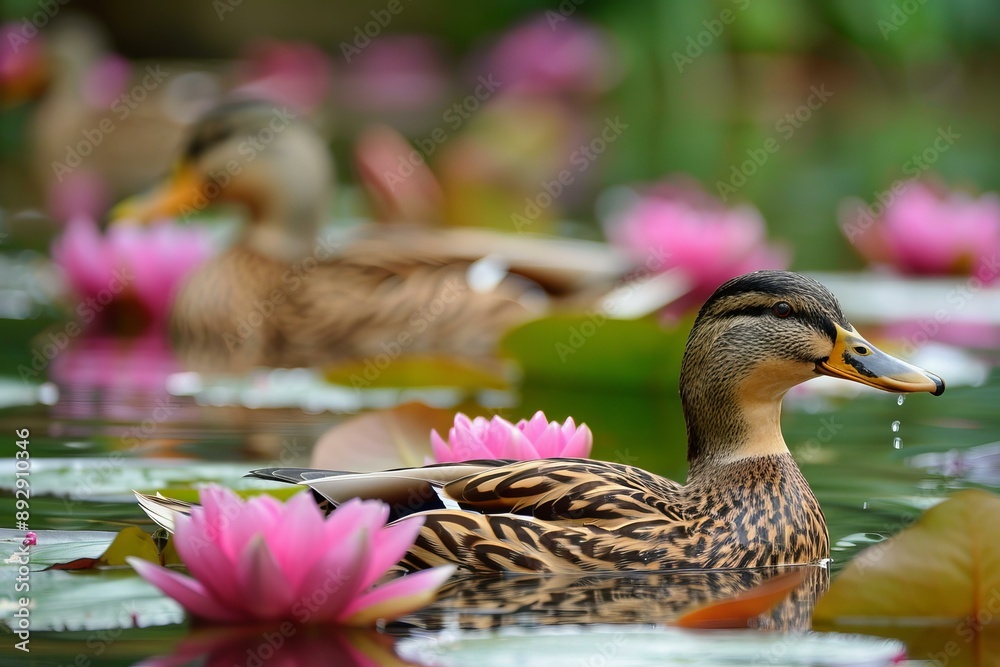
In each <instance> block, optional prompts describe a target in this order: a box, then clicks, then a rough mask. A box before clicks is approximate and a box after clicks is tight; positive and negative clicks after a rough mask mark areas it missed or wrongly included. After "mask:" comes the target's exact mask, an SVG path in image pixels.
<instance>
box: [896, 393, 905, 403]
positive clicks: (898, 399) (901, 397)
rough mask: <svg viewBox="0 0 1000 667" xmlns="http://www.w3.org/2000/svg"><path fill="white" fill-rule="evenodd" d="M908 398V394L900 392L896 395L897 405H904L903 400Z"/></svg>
mask: <svg viewBox="0 0 1000 667" xmlns="http://www.w3.org/2000/svg"><path fill="white" fill-rule="evenodd" d="M905 400H906V394H900V395H899V396H897V397H896V405H902V404H903V401H905Z"/></svg>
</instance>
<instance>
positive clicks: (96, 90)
mask: <svg viewBox="0 0 1000 667" xmlns="http://www.w3.org/2000/svg"><path fill="white" fill-rule="evenodd" d="M45 37H46V39H45V51H46V54H47V58H48V67H49V70H50V81H49V85H48V87H47V89H46V91H45V94H44V96H43V97H42V98H41V99H40V100H39V103H38V106H37V108H36V109H35V112H34V118H33V120H32V127H31V130H30V136H31V144H32V148H31V151H30V154H31V157H32V172H33V174H34V177H35V179H36V181H37V182H38V183H39V184H40V185H41V187H42V189H43V192H44V193H45V196H46V201H47V203H48V205H49V209H50V210H52V211H57V210H59V208H60V207H59V200H60V199H61V197H62V196H63V188H64V187H66V184H67V183H71V182H72V181H73V180H75V179H76V178H79V177H80V176H81V174H85V173H86V174H91V175H96V176H99V177H100V179H101V180H102V181H103V184H104V189H105V191H106V196H107V197H108V201H107V202H106V203H108V204H110V202H111V201H113V200H114V199H117V198H120V197H123V196H125V195H127V194H130V193H133V192H136V191H138V190H141V189H142V188H145V187H148V186H149V185H151V184H152V183H154V182H155V181H156V180H157V179H158V178H160V177H162V175H163V173H164V172H165V171H166V169H167V168H168V167H169V165H170V160H171V158H172V156H173V155H174V154H175V153H176V152H177V150H178V147H179V146H180V144H181V142H182V140H183V138H184V133H185V131H186V129H187V127H188V125H190V123H191V122H192V121H193V120H194V119H195V118H197V117H198V115H200V114H201V113H204V112H205V111H206V110H207V109H208V108H210V107H211V106H212V105H213V104H215V103H216V101H217V100H218V96H219V93H220V83H219V78H218V76H217V75H216V74H214V73H209V72H206V71H204V70H203V69H199V70H195V69H194V68H193V67H191V66H190V65H187V66H181V65H180V64H179V63H177V64H174V63H169V64H162V63H150V64H148V65H144V66H143V65H138V64H136V65H134V64H132V63H130V62H129V61H128V60H126V59H125V58H122V57H121V56H118V55H116V54H114V53H112V52H110V51H109V50H108V47H107V40H106V38H105V35H104V33H103V30H102V29H101V28H100V26H98V25H97V24H96V23H95V22H93V21H91V20H90V19H87V18H85V17H83V16H80V15H74V16H66V17H63V18H62V19H61V20H60V21H59V22H57V23H56V24H54V25H53V26H52V28H51V29H49V31H47V33H46V35H45Z"/></svg>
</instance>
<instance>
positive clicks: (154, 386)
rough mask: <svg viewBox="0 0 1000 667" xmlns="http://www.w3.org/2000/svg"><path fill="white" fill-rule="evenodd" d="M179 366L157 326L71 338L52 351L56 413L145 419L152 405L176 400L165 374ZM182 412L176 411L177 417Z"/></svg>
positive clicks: (72, 416) (74, 416)
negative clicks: (123, 334)
mask: <svg viewBox="0 0 1000 667" xmlns="http://www.w3.org/2000/svg"><path fill="white" fill-rule="evenodd" d="M177 370H178V364H177V360H176V358H175V357H174V353H173V351H172V349H171V347H170V342H169V341H168V340H167V339H166V337H165V336H163V335H160V334H158V333H155V332H147V333H146V334H143V335H141V336H137V337H135V338H115V337H111V336H98V335H87V336H83V337H81V338H77V339H75V340H70V341H69V343H68V345H66V346H65V349H62V350H61V351H59V352H58V353H57V354H55V355H53V357H52V363H51V365H50V367H49V369H48V371H49V379H50V380H51V381H52V382H54V383H55V384H56V385H57V386H58V387H59V392H60V400H59V402H58V403H57V404H56V405H54V406H53V408H52V413H53V414H52V416H53V417H55V418H61V419H94V418H101V419H111V420H115V421H122V422H141V421H143V420H144V419H148V418H149V416H150V411H151V410H152V409H153V408H155V407H157V406H159V407H162V408H166V407H168V404H171V403H173V402H174V401H175V400H176V399H173V397H171V396H170V394H169V393H168V392H167V378H168V377H169V376H170V375H171V374H172V373H175V372H177ZM178 417H179V415H176V414H173V415H172V418H173V420H177V419H178Z"/></svg>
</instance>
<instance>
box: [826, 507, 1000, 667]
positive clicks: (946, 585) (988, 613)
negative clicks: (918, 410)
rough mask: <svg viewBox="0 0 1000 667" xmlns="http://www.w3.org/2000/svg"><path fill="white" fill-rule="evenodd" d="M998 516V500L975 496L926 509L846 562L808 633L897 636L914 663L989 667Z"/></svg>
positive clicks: (998, 588)
mask: <svg viewBox="0 0 1000 667" xmlns="http://www.w3.org/2000/svg"><path fill="white" fill-rule="evenodd" d="M998 516H1000V496H997V495H996V494H993V493H989V492H987V491H980V490H966V491H960V492H958V493H956V494H955V495H953V496H952V497H951V498H949V499H948V500H946V501H944V502H943V503H940V504H939V505H935V506H934V507H932V508H930V509H928V510H927V511H926V512H924V514H923V515H922V516H921V517H920V518H919V519H918V520H917V522H916V523H914V524H913V525H912V526H911V527H909V528H907V529H906V530H903V531H902V532H900V533H898V534H897V535H895V536H893V537H891V538H890V539H888V540H885V541H884V542H880V543H878V544H875V545H873V546H870V547H868V548H867V549H865V550H864V551H862V552H861V553H860V554H858V556H856V557H855V558H854V559H853V560H852V561H851V562H850V563H848V565H847V567H846V568H844V571H843V572H842V573H841V574H840V576H839V577H837V579H836V580H835V581H834V582H833V585H832V586H831V587H830V590H829V592H828V593H827V594H826V595H825V596H823V598H822V599H820V601H819V603H817V605H816V609H815V611H814V614H813V623H814V626H815V627H817V628H821V629H837V630H842V631H843V630H849V631H863V632H871V633H874V634H880V635H889V636H895V637H900V638H903V639H906V641H907V643H908V644H909V645H910V646H911V648H912V649H913V654H914V657H919V658H926V659H929V660H937V661H938V662H939V664H942V663H943V664H948V665H951V666H953V665H987V664H997V661H998V660H1000V521H997V517H998ZM914 626H917V627H918V628H919V629H918V630H915V629H914Z"/></svg>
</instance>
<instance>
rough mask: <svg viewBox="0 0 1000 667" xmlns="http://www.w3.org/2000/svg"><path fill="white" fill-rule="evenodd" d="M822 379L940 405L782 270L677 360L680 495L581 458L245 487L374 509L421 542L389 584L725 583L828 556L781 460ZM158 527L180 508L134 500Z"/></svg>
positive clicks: (815, 286) (316, 476)
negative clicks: (704, 573)
mask: <svg viewBox="0 0 1000 667" xmlns="http://www.w3.org/2000/svg"><path fill="white" fill-rule="evenodd" d="M823 375H826V376H831V377H835V378H840V379H844V380H849V381H852V382H857V383H860V384H863V385H867V386H870V387H874V388H877V389H881V390H884V391H888V392H896V393H914V392H928V393H931V394H932V395H935V396H938V395H940V394H942V393H943V392H944V389H945V384H944V381H943V380H942V379H941V378H940V377H938V376H937V375H935V374H933V373H930V372H928V371H926V370H924V369H921V368H918V367H916V366H913V365H911V364H909V363H907V362H905V361H903V360H900V359H897V358H895V357H893V356H891V355H889V354H887V353H885V352H883V351H881V350H879V349H877V348H876V347H875V346H873V345H872V344H871V343H869V342H868V341H867V340H865V339H864V338H863V337H862V336H861V334H860V333H858V332H857V331H856V330H855V328H854V327H853V326H852V325H851V324H850V323H849V322H848V321H847V319H846V318H845V317H844V314H843V312H842V310H841V307H840V305H839V303H838V301H837V299H836V298H835V297H834V295H833V294H832V293H831V292H830V291H829V290H828V289H827V288H825V287H824V286H823V285H821V284H820V283H819V282H817V281H816V280H814V279H812V278H809V277H807V276H804V275H800V274H797V273H792V272H788V271H757V272H754V273H750V274H746V275H743V276H739V277H736V278H733V279H732V280H729V281H728V282H726V283H724V284H723V285H721V286H720V287H719V288H718V289H717V290H716V291H715V293H714V294H713V295H712V296H711V297H710V298H709V299H708V301H707V302H706V303H705V304H704V305H703V306H702V308H701V310H700V311H699V313H698V315H697V317H696V319H695V321H694V324H693V327H692V329H691V331H690V334H689V336H688V340H687V344H686V346H685V349H684V355H683V360H682V363H681V373H680V380H679V383H680V397H681V402H682V407H683V411H684V418H685V423H686V427H687V453H688V462H689V473H688V476H687V481H686V483H685V484H681V483H679V482H676V481H673V480H670V479H666V478H664V477H661V476H658V475H655V474H653V473H651V472H647V471H645V470H642V469H641V468H638V467H634V466H630V465H624V464H620V463H611V462H606V461H598V460H590V459H543V460H532V461H506V460H495V461H469V462H464V463H455V464H438V465H429V466H424V467H419V468H407V469H399V470H390V471H381V472H365V473H351V472H341V471H329V470H312V469H302V468H268V469H261V470H254V471H251V472H250V473H249V475H250V476H253V477H257V478H262V479H268V480H276V481H279V482H286V483H294V484H299V485H302V486H304V487H307V488H309V489H311V491H312V493H313V494H314V495H315V497H316V499H317V501H318V502H320V503H322V504H324V505H325V506H328V507H335V506H336V505H337V504H338V503H341V502H344V501H346V500H347V499H349V498H353V497H361V498H370V499H371V498H376V499H381V500H383V501H385V502H387V503H388V504H389V505H390V507H391V508H392V512H391V516H390V518H391V520H393V521H407V520H410V519H411V518H412V517H420V518H422V520H423V522H424V523H423V527H422V529H421V531H420V534H419V536H418V538H417V540H416V542H415V543H414V545H413V547H412V548H411V549H410V550H409V551H408V552H407V554H406V556H405V557H404V558H403V559H402V561H401V562H400V563H399V568H400V571H403V572H406V571H416V570H421V569H424V568H428V567H433V566H436V565H440V564H445V563H448V564H453V565H456V566H458V567H459V568H460V569H461V570H465V571H469V572H474V573H496V572H518V573H576V574H581V573H596V572H612V573H613V572H621V571H654V572H663V571H673V570H684V569H733V568H757V567H768V566H781V565H795V564H810V563H813V564H814V563H817V562H820V561H822V560H824V559H827V558H828V557H829V553H830V543H829V534H828V530H827V525H826V520H825V518H824V515H823V510H822V508H821V507H820V505H819V502H818V501H817V500H816V496H815V495H814V494H813V492H812V490H811V489H810V487H809V484H808V482H807V481H806V479H805V477H804V476H803V475H802V473H801V471H800V470H799V468H798V466H797V465H796V462H795V460H794V459H793V458H792V455H791V454H790V453H789V450H788V447H787V446H786V444H785V441H784V438H783V437H782V433H781V427H780V413H781V402H782V398H783V396H784V395H785V393H786V392H787V391H788V390H789V389H791V388H792V387H794V386H796V385H798V384H800V383H802V382H805V381H807V380H810V379H812V378H815V377H819V376H823ZM137 497H138V500H139V504H140V506H142V508H143V509H144V510H145V511H146V512H147V514H149V515H150V517H151V518H152V519H153V520H154V521H155V522H156V523H158V524H159V525H161V526H163V527H164V528H167V529H168V530H169V529H171V528H172V525H173V519H174V517H175V516H176V513H178V512H181V513H184V512H188V511H190V506H189V505H187V504H185V503H181V502H178V501H174V500H171V499H167V498H163V497H161V496H150V495H143V494H137Z"/></svg>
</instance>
